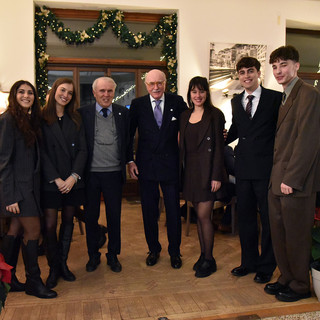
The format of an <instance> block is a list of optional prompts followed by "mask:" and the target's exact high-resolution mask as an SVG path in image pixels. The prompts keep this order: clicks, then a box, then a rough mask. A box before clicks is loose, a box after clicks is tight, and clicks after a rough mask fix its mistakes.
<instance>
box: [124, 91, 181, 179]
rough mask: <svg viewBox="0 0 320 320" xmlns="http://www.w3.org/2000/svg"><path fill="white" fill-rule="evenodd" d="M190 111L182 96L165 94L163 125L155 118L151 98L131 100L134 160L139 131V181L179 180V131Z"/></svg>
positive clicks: (131, 145)
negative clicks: (183, 118) (186, 111)
mask: <svg viewBox="0 0 320 320" xmlns="http://www.w3.org/2000/svg"><path fill="white" fill-rule="evenodd" d="M186 109H187V105H186V103H185V102H184V101H183V99H182V97H181V96H178V95H174V94H170V93H165V102H164V112H163V119H162V125H161V128H160V129H159V127H158V125H157V123H156V120H155V118H154V114H153V110H152V105H151V102H150V96H149V95H146V96H143V97H140V98H137V99H134V100H132V103H131V106H130V156H129V160H133V140H134V135H135V132H136V128H138V149H137V154H136V164H137V167H138V170H139V179H147V180H153V181H178V178H179V148H178V131H179V119H180V114H181V112H182V111H184V110H186Z"/></svg>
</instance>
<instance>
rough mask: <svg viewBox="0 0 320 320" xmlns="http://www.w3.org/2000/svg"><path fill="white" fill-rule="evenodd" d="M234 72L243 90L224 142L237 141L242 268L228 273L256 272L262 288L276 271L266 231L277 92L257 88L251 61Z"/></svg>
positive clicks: (234, 102)
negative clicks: (259, 223) (259, 226)
mask: <svg viewBox="0 0 320 320" xmlns="http://www.w3.org/2000/svg"><path fill="white" fill-rule="evenodd" d="M237 72H238V75H239V80H240V84H241V85H242V87H243V88H244V91H243V92H242V93H241V94H239V95H237V96H236V97H234V98H233V99H232V100H231V104H232V116H233V118H232V125H231V127H230V130H229V132H228V137H227V140H226V143H227V144H228V143H230V142H232V141H234V140H235V139H237V138H238V139H239V141H238V145H237V146H236V148H235V177H236V194H237V211H238V222H239V237H240V244H241V265H240V266H239V267H236V268H234V269H233V270H232V271H231V273H232V274H233V275H234V276H237V277H242V276H245V275H247V274H248V273H253V272H256V275H255V277H254V281H255V282H257V283H266V282H268V281H270V279H271V277H272V274H273V271H274V269H275V267H276V263H275V258H274V254H273V250H272V242H271V235H270V226H269V214H268V184H269V177H270V172H271V167H272V155H273V145H274V136H275V129H276V123H277V116H278V110H279V105H280V103H281V93H280V92H277V91H273V90H268V89H265V88H264V87H262V86H261V85H260V83H259V77H260V62H259V61H258V60H257V59H255V58H252V57H244V58H242V59H241V60H239V62H238V63H237ZM258 212H259V216H260V221H261V252H260V253H259V231H258V230H259V228H258V222H257V218H258Z"/></svg>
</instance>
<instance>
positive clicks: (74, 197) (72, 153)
mask: <svg viewBox="0 0 320 320" xmlns="http://www.w3.org/2000/svg"><path fill="white" fill-rule="evenodd" d="M78 107H79V103H78V97H77V94H76V90H75V86H74V83H73V81H72V80H71V79H69V78H59V79H57V80H56V81H55V82H54V84H53V86H52V88H51V90H50V93H49V97H48V101H47V103H46V105H45V107H44V109H43V110H42V116H43V120H44V121H43V125H42V134H43V139H42V144H41V160H42V165H41V172H42V187H41V190H42V193H41V202H42V207H43V209H44V215H45V237H44V239H45V244H46V255H47V259H48V264H49V266H50V273H49V277H48V279H47V282H46V286H47V287H48V288H50V289H51V288H54V287H55V286H56V285H57V281H58V279H59V278H60V277H62V278H63V279H64V280H66V281H74V280H75V279H76V277H75V275H74V274H73V273H72V272H71V271H70V270H69V268H68V266H67V259H68V254H69V249H70V243H71V239H72V233H73V217H74V214H75V211H76V208H77V207H79V206H80V205H82V204H83V199H85V193H84V182H83V179H82V176H83V172H84V168H85V165H86V160H87V146H86V140H85V133H84V128H83V126H82V122H81V116H80V114H79V113H78V111H77V109H78ZM60 209H61V221H62V223H61V225H60V231H59V240H58V239H57V216H58V210H60Z"/></svg>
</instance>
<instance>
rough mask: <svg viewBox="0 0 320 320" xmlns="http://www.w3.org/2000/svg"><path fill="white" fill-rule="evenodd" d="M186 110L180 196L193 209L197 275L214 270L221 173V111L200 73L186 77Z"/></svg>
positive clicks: (182, 130)
mask: <svg viewBox="0 0 320 320" xmlns="http://www.w3.org/2000/svg"><path fill="white" fill-rule="evenodd" d="M187 99H188V105H189V110H186V111H185V112H183V113H182V115H181V120H180V159H181V166H182V171H183V177H182V181H183V197H184V199H185V200H187V201H191V202H192V204H193V206H194V208H195V210H196V213H197V229H198V237H199V242H200V248H201V255H200V258H199V259H198V261H197V262H196V263H195V265H194V267H193V269H194V270H195V271H196V273H195V276H196V277H198V278H203V277H207V276H209V275H210V274H212V273H213V272H215V271H216V270H217V266H216V262H215V259H214V257H213V255H212V251H213V242H214V241H213V240H214V229H213V224H212V221H211V212H212V209H213V204H214V201H215V200H216V192H217V191H218V190H219V189H220V188H221V183H222V182H223V180H224V177H225V171H224V165H223V150H224V139H223V129H224V123H225V119H224V115H223V113H222V112H221V111H220V110H219V109H217V108H215V107H214V106H213V105H212V102H211V98H210V91H209V84H208V81H207V79H206V78H204V77H194V78H192V79H191V80H190V83H189V89H188V94H187Z"/></svg>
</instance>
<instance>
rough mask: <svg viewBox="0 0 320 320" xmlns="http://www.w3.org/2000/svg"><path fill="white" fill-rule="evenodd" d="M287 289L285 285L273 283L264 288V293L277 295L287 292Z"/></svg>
mask: <svg viewBox="0 0 320 320" xmlns="http://www.w3.org/2000/svg"><path fill="white" fill-rule="evenodd" d="M286 288H287V287H286V286H284V285H283V284H281V283H279V282H278V281H277V282H273V283H268V284H267V285H266V286H265V287H264V291H265V292H266V293H268V294H271V295H276V294H278V293H279V292H280V291H283V290H285V289H286Z"/></svg>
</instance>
